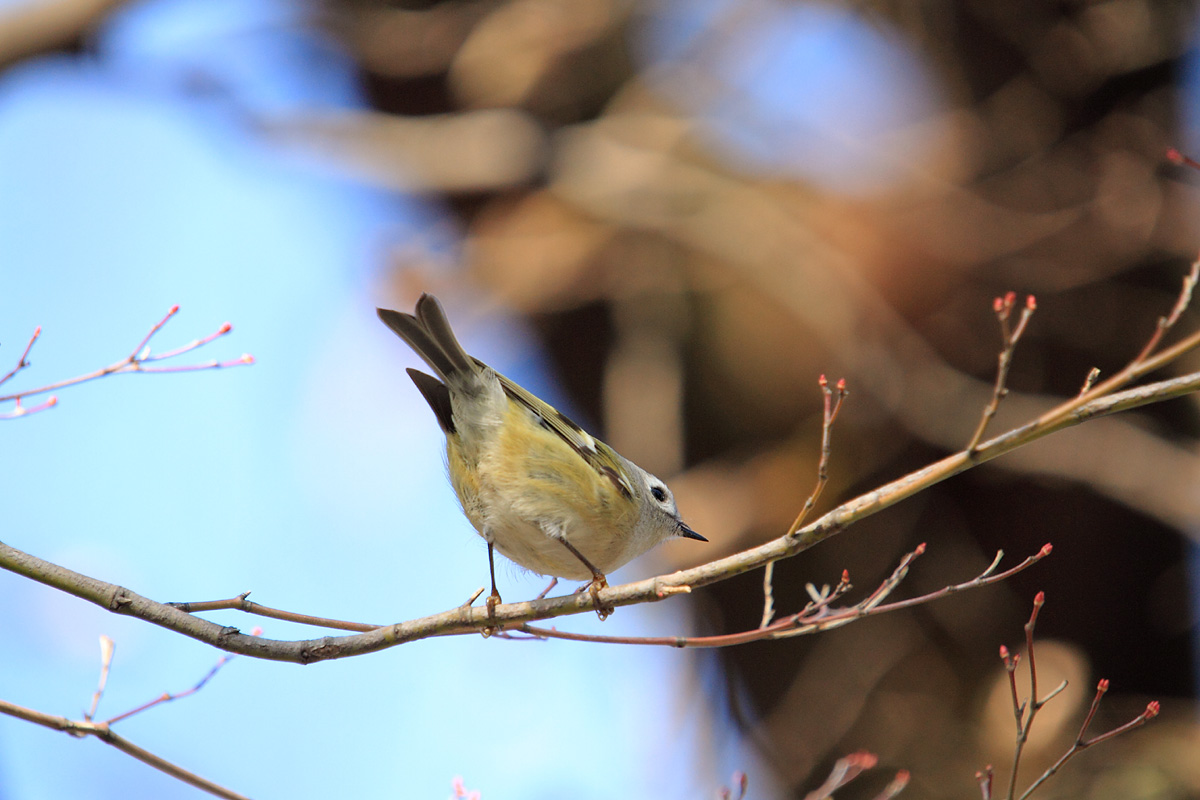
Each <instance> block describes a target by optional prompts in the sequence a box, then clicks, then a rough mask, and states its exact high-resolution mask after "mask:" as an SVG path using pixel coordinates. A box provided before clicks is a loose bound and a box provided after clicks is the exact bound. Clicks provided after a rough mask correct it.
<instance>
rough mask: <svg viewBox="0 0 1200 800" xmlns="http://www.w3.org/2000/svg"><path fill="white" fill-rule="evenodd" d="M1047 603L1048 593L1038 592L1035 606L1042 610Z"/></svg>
mask: <svg viewBox="0 0 1200 800" xmlns="http://www.w3.org/2000/svg"><path fill="white" fill-rule="evenodd" d="M1045 602H1046V593H1045V592H1038V593H1037V594H1035V595H1034V596H1033V604H1034V606H1036V607H1037V608H1041V607H1042V605H1043V604H1045Z"/></svg>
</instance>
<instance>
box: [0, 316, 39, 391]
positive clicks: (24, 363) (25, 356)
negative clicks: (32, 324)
mask: <svg viewBox="0 0 1200 800" xmlns="http://www.w3.org/2000/svg"><path fill="white" fill-rule="evenodd" d="M41 335H42V326H41V325H38V326H37V327H36V328H34V329H33V336H30V337H29V344H27V345H25V350H24V352H22V353H21V357H20V358H19V359H17V365H16V366H15V367H13V368H12V369H10V370H9V371H8V374H7V375H5V376H4V377H3V378H0V385H3V384H4V383H6V382H7V381H9V380H11V379H12V377H13V376H14V375H16V374H17V373H18V372H20V371H21V370H23V369H25V368H26V367H28V366H29V351H30V350H32V349H33V343H34V342H36V341H37V340H38V337H39V336H41Z"/></svg>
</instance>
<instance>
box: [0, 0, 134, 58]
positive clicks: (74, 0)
mask: <svg viewBox="0 0 1200 800" xmlns="http://www.w3.org/2000/svg"><path fill="white" fill-rule="evenodd" d="M127 2H128V0H50V2H45V0H43V1H42V2H37V3H13V4H8V5H6V6H5V7H4V9H3V10H0V69H2V68H4V67H7V66H8V65H10V64H13V63H15V62H17V61H20V60H21V59H23V58H28V57H30V56H33V55H37V54H38V53H43V52H45V51H47V50H52V49H54V48H56V47H62V46H64V45H66V44H69V43H70V42H71V41H72V40H73V39H77V38H79V37H80V36H82V35H83V34H84V33H86V32H87V31H88V30H89V29H90V28H91V27H92V26H94V25H95V24H96V23H97V22H99V21H100V20H101V19H102V18H103V17H104V15H105V14H108V13H109V12H110V11H112V10H113V9H115V8H118V7H120V6H122V5H125V4H126V3H127Z"/></svg>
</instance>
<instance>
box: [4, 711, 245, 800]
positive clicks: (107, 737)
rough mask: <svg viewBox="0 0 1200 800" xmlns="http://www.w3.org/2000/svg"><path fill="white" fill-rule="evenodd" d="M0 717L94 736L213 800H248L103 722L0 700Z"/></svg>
mask: <svg viewBox="0 0 1200 800" xmlns="http://www.w3.org/2000/svg"><path fill="white" fill-rule="evenodd" d="M0 714H7V715H8V716H10V717H16V718H17V719H23V720H25V721H26V722H32V723H34V724H35V725H41V726H42V727H44V728H50V729H51V730H56V731H63V732H64V733H68V734H70V735H72V736H95V737H96V738H97V739H99V740H100V741H102V742H104V743H105V744H107V745H110V746H112V747H115V748H117V749H118V750H120V751H121V752H123V753H126V754H127V755H130V756H133V757H134V758H136V759H137V760H138V761H141V762H142V763H143V764H149V765H150V766H152V767H154V768H155V769H157V770H159V771H160V772H164V773H166V774H167V775H170V776H171V777H172V778H175V779H177V780H180V781H183V782H184V783H186V784H188V785H190V786H195V787H196V788H197V789H202V790H204V791H206V792H208V793H209V794H211V795H214V796H216V797H224V798H226V799H227V800H247V798H246V797H244V796H243V795H240V794H238V793H237V792H232V791H230V790H229V789H226V788H225V787H224V786H220V785H218V784H215V783H213V782H212V781H210V780H208V779H206V778H202V777H200V776H199V775H196V774H195V773H192V772H188V771H187V770H185V769H183V768H182V767H180V766H178V765H177V764H174V763H172V762H170V761H167V760H166V759H165V758H163V757H161V756H157V755H155V754H154V753H151V752H150V751H149V750H144V749H143V748H141V747H138V746H137V745H136V744H134V743H133V742H131V741H129V740H128V739H126V738H124V737H122V736H118V735H117V734H116V733H114V732H113V730H112V729H111V728H110V727H109V726H108V723H105V722H89V721H83V720H72V719H67V718H66V717H56V716H53V715H51V714H45V713H43V712H41V711H35V710H33V709H31V708H25V707H24V706H19V705H16V704H15V703H10V702H8V701H7V700H0Z"/></svg>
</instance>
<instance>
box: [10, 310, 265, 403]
mask: <svg viewBox="0 0 1200 800" xmlns="http://www.w3.org/2000/svg"><path fill="white" fill-rule="evenodd" d="M177 313H179V306H178V305H174V306H171V308H170V309H169V310H168V311H167V313H166V316H164V317H163V318H162V319H160V320H159V321H158V322H156V323H154V325H153V326H152V327H151V328H150V331H149V333H147V334H146V335H145V336H143V337H142V340H141V341H140V342H138V344H137V347H135V348H134V349H133V351H132V352H131V353H130V354H129V355H128V356H126V357H125V358H123V359H121V360H120V361H116V362H114V363H112V364H109V365H108V366H107V367H102V368H100V369H98V370H94V371H92V372H89V373H86V374H84V375H78V376H76V377H74V378H68V379H66V380H62V381H58V382H57V383H50V384H46V385H45V386H39V387H37V388H36V389H26V390H24V391H20V392H15V393H13V394H9V395H5V396H3V397H0V403H5V402H12V403H14V408H13V410H12V411H9V412H3V413H0V419H15V418H16V417H23V416H28V415H29V414H33V413H35V412H37V411H43V410H45V409H47V408H50V407H52V406H54V405H55V404H56V403H57V402H58V398H57V397H55V396H52V397H50V398H49V399H47V400H46V401H45V402H42V403H39V404H38V405H36V406H23V405H22V404H21V401H22V400H23V399H24V398H27V397H34V396H36V395H39V394H45V393H47V392H53V391H55V390H57V389H62V388H65V387H67V386H75V385H78V384H80V383H86V382H88V381H93V380H97V379H99V378H104V377H107V376H109V375H117V374H120V373H123V372H197V371H200V370H208V369H224V368H226V367H237V366H243V365H246V364H253V363H254V356H252V355H250V354H249V353H244V354H242V355H241V356H240V357H238V358H235V359H230V360H227V361H220V360H213V361H206V362H203V363H199V364H180V365H173V366H162V367H160V366H146V365H147V364H149V363H152V362H156V361H163V360H165V359H169V358H175V357H176V356H179V355H182V354H184V353H189V352H191V351H192V350H195V349H196V348H198V347H203V346H204V345H206V344H208V343H210V342H212V341H214V340H216V339H219V338H220V337H222V336H224V335H226V334H227V333H229V332H230V331H232V330H233V326H232V325H230V324H229V323H228V322H226V323H223V324H222V325H221V326H220V327H219V328H217V330H216V331H215V332H213V333H210V334H209V335H208V336H204V337H202V338H200V339H195V340H193V341H192V342H189V343H188V344H186V345H184V346H182V347H177V348H175V349H174V350H169V351H167V352H165V353H161V354H158V355H152V354H151V352H150V340H151V339H152V338H153V337H154V335H155V334H157V333H158V332H159V331H160V330H162V328H163V326H164V325H166V324H167V322H169V321H170V319H171V318H172V317H174V316H175V315H176V314H177ZM40 333H41V328H38V329H37V330H36V331H35V332H34V335H33V338H31V339H30V340H29V344H28V345H27V346H26V347H25V353H24V354H23V355H22V356H21V360H20V361H18V362H17V366H16V367H14V368H13V369H12V371H10V372H9V373H8V375H6V376H5V377H4V379H3V380H0V384H3V383H4V381H7V380H8V379H9V378H11V377H12V376H13V375H15V374H16V373H17V372H19V371H20V370H21V369H23V368H24V367H26V366H28V365H29V364H28V360H27V359H26V356H28V355H29V350H30V349H31V348H32V347H33V343H34V341H36V339H37V337H38V335H39V334H40Z"/></svg>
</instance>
